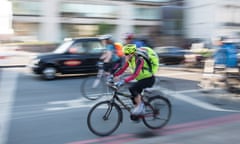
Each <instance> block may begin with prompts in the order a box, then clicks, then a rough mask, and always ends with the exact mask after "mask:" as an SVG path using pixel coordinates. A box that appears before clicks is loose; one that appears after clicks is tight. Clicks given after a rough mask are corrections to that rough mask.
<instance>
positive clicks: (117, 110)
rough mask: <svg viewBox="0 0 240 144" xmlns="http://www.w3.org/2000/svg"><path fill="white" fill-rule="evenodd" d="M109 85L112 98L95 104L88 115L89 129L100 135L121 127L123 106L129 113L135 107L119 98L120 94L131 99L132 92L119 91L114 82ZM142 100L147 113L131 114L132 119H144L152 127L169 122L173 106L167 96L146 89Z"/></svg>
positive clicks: (110, 132) (160, 126)
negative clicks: (152, 94)
mask: <svg viewBox="0 0 240 144" xmlns="http://www.w3.org/2000/svg"><path fill="white" fill-rule="evenodd" d="M109 87H110V88H111V89H112V90H113V95H112V97H111V99H110V100H106V101H102V102H99V103H97V104H95V105H94V106H93V107H92V108H91V109H90V111H89V113H88V116H87V125H88V128H89V130H90V131H91V132H92V133H94V134H96V135H98V136H108V135H110V134H112V133H113V132H114V131H115V130H116V129H117V128H118V127H119V125H120V123H121V122H122V121H123V110H122V109H121V106H122V107H123V108H124V109H126V110H127V111H128V112H129V113H131V108H132V107H133V104H132V103H131V105H130V106H129V105H127V104H126V103H124V102H123V101H122V100H121V99H120V98H119V96H123V97H127V98H129V99H130V98H131V95H130V94H126V93H123V92H119V88H118V87H116V86H114V84H109ZM142 101H143V103H144V105H145V113H144V114H143V115H138V116H136V115H132V114H131V115H130V118H131V120H133V121H140V120H142V121H143V123H144V124H145V126H147V127H148V128H150V129H160V128H162V127H164V126H165V125H166V124H167V123H168V122H169V120H170V118H171V113H172V106H171V103H170V101H169V100H168V99H167V98H165V97H163V96H160V95H154V96H151V92H150V91H149V90H147V89H144V91H143V93H142ZM164 110H166V111H164ZM106 123H107V124H106ZM105 124H106V125H105Z"/></svg>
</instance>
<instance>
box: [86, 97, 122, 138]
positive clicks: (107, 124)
mask: <svg viewBox="0 0 240 144" xmlns="http://www.w3.org/2000/svg"><path fill="white" fill-rule="evenodd" d="M121 118H122V115H121V109H120V108H119V107H118V106H117V105H116V104H113V105H112V104H111V103H110V102H109V101H104V102H100V103H98V104H96V105H95V106H94V107H93V108H92V109H91V110H90V112H89V114H88V127H89V129H90V130H91V131H92V132H93V133H94V134H96V135H99V136H106V135H110V134H111V133H113V132H114V131H115V130H116V129H117V128H118V126H119V125H120V121H121Z"/></svg>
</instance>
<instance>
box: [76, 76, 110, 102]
mask: <svg viewBox="0 0 240 144" xmlns="http://www.w3.org/2000/svg"><path fill="white" fill-rule="evenodd" d="M80 90H81V92H82V96H83V97H85V98H87V99H89V100H96V99H99V98H101V97H103V96H107V95H111V90H110V88H109V87H108V86H107V85H106V83H105V81H104V80H103V79H101V78H97V77H96V76H93V77H88V78H86V79H85V80H83V82H82V84H81V87H80Z"/></svg>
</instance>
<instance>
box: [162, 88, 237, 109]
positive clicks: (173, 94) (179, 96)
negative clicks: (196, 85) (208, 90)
mask: <svg viewBox="0 0 240 144" xmlns="http://www.w3.org/2000/svg"><path fill="white" fill-rule="evenodd" d="M163 91H164V90H163ZM165 93H166V94H167V95H168V96H170V97H174V98H176V99H179V100H182V101H185V102H187V103H190V104H192V105H195V106H198V107H200V108H203V109H207V110H211V111H222V112H240V111H238V110H231V109H222V108H219V107H217V106H215V105H212V104H209V103H206V102H203V101H200V100H198V99H195V98H192V97H190V96H187V95H184V94H182V93H176V92H174V91H171V90H167V91H165Z"/></svg>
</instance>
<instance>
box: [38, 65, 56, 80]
mask: <svg viewBox="0 0 240 144" xmlns="http://www.w3.org/2000/svg"><path fill="white" fill-rule="evenodd" d="M56 73H57V69H56V68H55V67H45V68H44V69H43V71H42V76H43V78H44V79H46V80H53V79H55V78H56Z"/></svg>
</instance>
